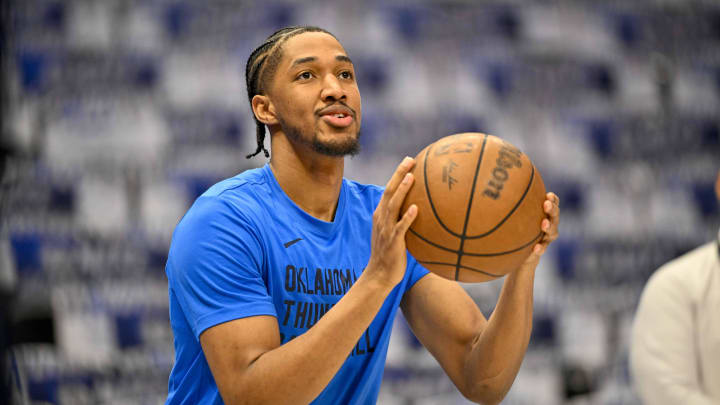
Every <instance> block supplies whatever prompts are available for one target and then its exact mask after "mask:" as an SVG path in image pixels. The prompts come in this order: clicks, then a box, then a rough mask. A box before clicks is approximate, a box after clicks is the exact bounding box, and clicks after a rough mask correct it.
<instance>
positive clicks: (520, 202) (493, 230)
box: [465, 165, 535, 239]
mask: <svg viewBox="0 0 720 405" xmlns="http://www.w3.org/2000/svg"><path fill="white" fill-rule="evenodd" d="M534 179H535V166H534V165H532V171H531V172H530V181H528V184H527V186H526V187H525V191H524V192H523V195H522V196H521V197H520V200H518V202H517V203H516V204H515V206H514V207H513V208H512V210H510V212H509V213H508V214H507V215H506V216H505V218H503V219H502V220H501V221H500V222H499V223H498V224H497V225H495V227H493V228H492V229H491V230H489V231H487V232H485V233H483V234H480V235H475V236H466V237H465V238H466V239H480V238H484V237H486V236H488V235H490V234H491V233H493V232H495V231H497V230H498V228H500V227H501V226H502V225H503V224H504V223H505V221H507V220H508V218H510V217H511V216H512V214H513V213H514V212H515V211H517V209H518V207H519V206H520V204H522V202H523V200H525V197H527V195H528V192H529V191H530V188H531V186H532V183H533V180H534Z"/></svg>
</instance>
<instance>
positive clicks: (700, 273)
mask: <svg viewBox="0 0 720 405" xmlns="http://www.w3.org/2000/svg"><path fill="white" fill-rule="evenodd" d="M716 250H717V245H716V243H715V242H712V243H706V244H704V245H702V246H699V247H697V248H695V249H693V250H691V251H689V252H687V253H685V254H684V255H682V256H679V257H677V258H675V259H673V260H671V261H669V262H667V263H666V264H664V265H662V266H661V267H660V268H659V269H657V271H656V272H655V273H653V275H652V277H651V279H650V281H649V282H648V283H649V284H652V285H654V286H655V287H656V288H663V287H669V288H678V287H681V286H682V287H685V288H691V289H694V288H696V287H698V288H701V287H702V285H703V284H704V279H705V278H706V277H705V276H706V275H707V274H708V273H709V272H710V271H712V267H713V266H717V252H716Z"/></svg>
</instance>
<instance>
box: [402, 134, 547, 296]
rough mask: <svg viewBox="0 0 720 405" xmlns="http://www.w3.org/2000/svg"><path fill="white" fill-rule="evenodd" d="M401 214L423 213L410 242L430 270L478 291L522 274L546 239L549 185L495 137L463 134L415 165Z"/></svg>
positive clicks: (425, 152)
mask: <svg viewBox="0 0 720 405" xmlns="http://www.w3.org/2000/svg"><path fill="white" fill-rule="evenodd" d="M415 161H416V164H415V167H414V168H413V170H412V173H413V175H414V176H415V184H414V185H413V187H412V188H411V189H410V191H409V192H408V195H407V197H406V198H405V203H404V205H403V208H402V211H401V212H405V211H406V210H407V208H408V207H409V206H410V204H416V205H417V206H418V216H417V218H416V219H415V221H414V222H413V224H412V226H411V227H410V229H409V230H408V232H407V234H406V236H405V240H406V243H407V248H408V250H409V251H410V253H412V255H413V256H414V257H415V258H416V259H417V260H418V261H419V262H420V263H421V264H422V265H423V266H424V267H426V268H427V269H428V270H430V271H432V272H434V273H436V274H438V275H440V276H442V277H445V278H448V279H451V280H457V281H463V282H471V283H478V282H484V281H489V280H493V279H496V278H498V277H502V276H504V275H505V274H507V273H509V272H510V271H512V270H515V269H517V268H518V267H519V266H520V264H521V263H522V262H523V261H524V260H525V259H526V258H527V257H528V255H529V254H530V252H531V251H532V248H533V246H534V245H535V243H537V242H538V241H539V240H540V239H541V238H542V236H543V232H542V231H541V229H540V226H541V223H542V220H543V218H545V213H544V211H543V208H542V204H543V202H544V201H545V185H544V183H543V181H542V177H541V176H540V172H539V171H538V170H537V169H536V168H535V166H533V164H532V162H531V161H530V159H529V158H528V157H527V156H526V155H525V154H523V153H522V152H521V151H520V150H519V149H517V148H516V147H515V146H513V145H512V144H510V143H508V142H507V141H504V140H502V139H500V138H498V137H496V136H492V135H486V134H481V133H462V134H456V135H450V136H447V137H444V138H442V139H440V140H438V141H437V142H434V143H432V144H430V145H428V146H427V147H426V148H425V149H423V150H422V151H420V153H419V154H418V155H417V156H416V157H415Z"/></svg>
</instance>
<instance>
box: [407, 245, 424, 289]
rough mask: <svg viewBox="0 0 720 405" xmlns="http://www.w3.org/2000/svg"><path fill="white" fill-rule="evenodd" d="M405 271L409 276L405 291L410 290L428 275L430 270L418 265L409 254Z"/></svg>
mask: <svg viewBox="0 0 720 405" xmlns="http://www.w3.org/2000/svg"><path fill="white" fill-rule="evenodd" d="M405 271H406V272H407V273H408V274H409V275H408V282H407V284H406V287H405V291H408V290H410V289H411V288H412V286H413V285H415V283H417V282H418V281H419V280H420V279H421V278H423V277H425V276H426V275H427V274H428V273H430V270H428V269H426V268H425V267H423V266H422V264H420V263H418V261H417V260H415V258H414V257H413V255H411V254H410V252H408V253H407V269H406V270H405Z"/></svg>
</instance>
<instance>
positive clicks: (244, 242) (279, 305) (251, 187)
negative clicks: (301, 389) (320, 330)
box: [166, 165, 427, 404]
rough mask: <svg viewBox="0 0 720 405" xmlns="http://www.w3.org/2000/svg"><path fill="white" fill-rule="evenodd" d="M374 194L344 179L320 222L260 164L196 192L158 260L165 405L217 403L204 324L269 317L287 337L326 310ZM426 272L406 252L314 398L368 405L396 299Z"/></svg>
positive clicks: (377, 192)
mask: <svg viewBox="0 0 720 405" xmlns="http://www.w3.org/2000/svg"><path fill="white" fill-rule="evenodd" d="M308 192H312V191H311V190H308ZM381 194H382V188H380V187H377V186H370V185H362V184H358V183H356V182H353V181H349V180H346V179H344V180H343V184H342V189H341V191H340V197H339V201H338V206H337V211H336V213H335V220H334V221H333V222H325V221H321V220H319V219H317V218H314V217H312V216H310V215H309V214H307V213H306V212H304V211H303V210H302V209H300V208H299V207H298V206H297V205H295V203H294V202H293V201H292V200H290V198H289V197H288V196H287V195H286V194H285V192H284V191H283V190H282V189H281V188H280V186H279V184H278V183H277V181H276V180H275V177H274V175H273V173H272V170H271V169H270V166H269V165H265V166H264V167H262V168H259V169H254V170H249V171H246V172H244V173H241V174H239V175H238V176H235V177H233V178H230V179H227V180H224V181H222V182H220V183H218V184H216V185H214V186H212V187H211V188H210V189H208V190H207V191H206V192H205V193H204V194H203V195H202V196H200V197H199V198H198V199H197V200H196V201H195V203H194V204H193V206H192V207H191V208H190V210H189V211H188V212H187V214H186V215H185V217H183V219H182V221H180V223H179V224H178V226H177V227H176V229H175V232H174V234H173V240H172V244H171V247H170V254H169V257H168V261H167V266H166V273H167V277H168V281H169V299H170V323H171V326H172V329H173V333H174V337H175V365H174V367H173V369H172V372H171V374H170V380H169V384H168V385H169V387H168V388H169V393H168V399H167V404H221V403H222V399H221V397H220V395H219V393H218V389H217V386H216V384H215V381H214V379H213V377H212V374H211V372H210V369H209V367H208V364H207V361H206V360H205V356H204V355H203V352H202V348H201V347H200V342H199V336H200V334H201V333H202V332H203V331H205V330H206V329H208V328H210V327H212V326H215V325H217V324H220V323H223V322H227V321H230V320H233V319H238V318H244V317H248V316H256V315H271V316H274V317H276V318H277V322H278V325H279V327H280V334H281V340H282V343H286V342H287V341H289V340H291V339H293V338H294V337H296V336H298V335H300V334H302V333H304V332H305V331H307V330H308V329H309V328H311V327H312V326H313V325H314V324H315V323H316V322H317V321H318V319H320V317H322V316H323V314H325V313H326V312H327V311H328V310H330V308H331V307H332V306H333V305H334V304H335V303H337V302H338V301H339V300H340V299H341V298H342V296H343V295H344V294H345V292H346V291H347V290H348V289H349V288H350V287H351V286H352V285H353V283H354V282H355V280H357V278H358V277H359V276H360V274H361V273H362V272H363V269H364V268H365V266H366V265H367V263H368V260H369V258H370V239H371V234H372V214H373V212H374V210H375V207H376V206H377V204H378V202H379V201H380V197H381ZM425 274H427V270H426V269H424V268H423V267H421V266H420V265H419V264H418V263H417V261H415V259H413V258H412V256H410V255H409V254H408V268H407V271H406V274H405V278H404V279H403V281H402V282H401V283H400V284H399V285H398V286H397V287H396V288H395V289H394V290H393V291H392V293H391V294H390V295H389V296H388V297H387V299H386V300H385V303H384V304H383V306H382V308H381V309H380V311H379V312H378V314H377V316H376V317H375V319H374V320H373V321H372V323H371V324H370V326H369V327H368V329H367V330H366V331H365V333H364V334H363V336H362V337H361V338H360V340H359V341H358V342H357V344H356V346H355V348H354V349H353V351H352V352H351V353H350V355H349V356H348V358H347V360H346V361H345V363H344V364H343V366H342V367H341V368H340V370H339V371H338V372H337V374H336V375H335V377H334V378H333V379H332V380H331V381H330V383H329V384H328V386H327V387H326V388H325V390H323V392H322V393H321V394H320V395H319V396H318V397H317V398H316V399H315V401H314V402H313V403H318V404H323V403H328V404H338V403H342V404H368V403H375V401H376V400H377V396H378V392H379V389H380V382H381V379H382V374H383V369H384V365H385V356H386V353H387V348H388V342H389V338H390V332H391V328H392V324H393V319H394V318H395V314H396V312H397V308H398V306H399V304H400V300H401V299H402V295H403V294H404V292H405V291H407V289H408V288H410V287H411V286H412V285H413V284H414V283H415V282H416V281H417V280H419V279H420V278H421V277H423V276H424V275H425ZM298 372H301V370H298Z"/></svg>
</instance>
